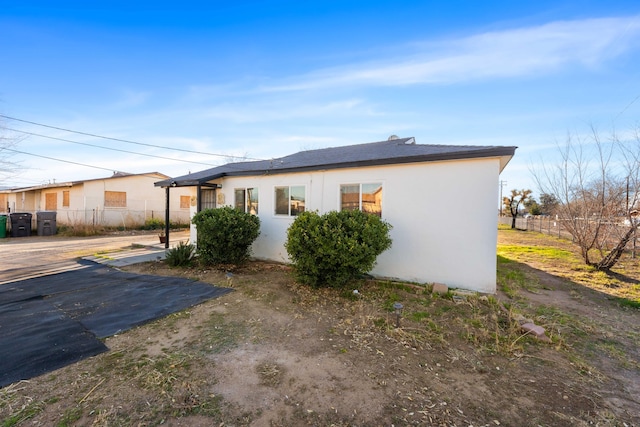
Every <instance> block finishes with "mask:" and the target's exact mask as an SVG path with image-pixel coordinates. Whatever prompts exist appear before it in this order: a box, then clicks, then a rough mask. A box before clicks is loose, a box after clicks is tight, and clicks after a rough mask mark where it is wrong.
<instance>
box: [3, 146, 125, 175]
mask: <svg viewBox="0 0 640 427" xmlns="http://www.w3.org/2000/svg"><path fill="white" fill-rule="evenodd" d="M3 150H6V151H11V152H13V153H19V154H24V155H27V156H34V157H40V158H43V159H47V160H55V161H56V162H63V163H70V164H72V165H78V166H85V167H88V168H94V169H102V170H105V171H109V172H113V169H109V168H103V167H101V166H94V165H88V164H86V163H78V162H72V161H71V160H63V159H56V158H55V157H49V156H43V155H41V154H33V153H27V152H25V151H19V150H14V149H12V148H3Z"/></svg>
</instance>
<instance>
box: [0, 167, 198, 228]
mask: <svg viewBox="0 0 640 427" xmlns="http://www.w3.org/2000/svg"><path fill="white" fill-rule="evenodd" d="M168 178H169V177H168V176H167V175H164V174H161V173H158V172H150V173H142V174H127V173H122V172H118V173H115V174H114V175H113V176H110V177H108V178H96V179H88V180H84V181H72V182H61V183H52V184H45V185H39V186H34V187H26V188H13V189H10V190H2V191H0V213H3V214H6V213H9V212H11V213H13V212H27V213H31V214H33V221H34V224H35V221H36V213H37V212H38V211H55V212H57V215H56V221H57V224H58V225H65V224H66V225H77V224H86V225H100V226H112V227H120V226H122V227H126V228H129V227H136V226H140V225H143V224H144V223H145V221H146V220H148V219H149V218H158V219H159V220H161V221H164V218H165V207H166V192H165V191H164V190H163V189H161V188H158V187H155V186H154V182H156V181H158V180H159V179H168ZM192 198H195V190H193V189H191V188H181V189H176V190H175V191H173V192H172V193H171V199H170V207H169V211H170V218H171V221H172V222H179V223H182V224H189V221H190V220H189V207H190V205H191V201H192Z"/></svg>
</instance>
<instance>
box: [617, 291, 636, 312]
mask: <svg viewBox="0 0 640 427" xmlns="http://www.w3.org/2000/svg"><path fill="white" fill-rule="evenodd" d="M638 293H639V294H640V292H638ZM616 301H617V302H618V304H620V305H621V306H622V307H627V308H634V309H639V308H640V298H635V299H629V298H622V297H616Z"/></svg>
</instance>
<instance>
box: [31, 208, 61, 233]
mask: <svg viewBox="0 0 640 427" xmlns="http://www.w3.org/2000/svg"><path fill="white" fill-rule="evenodd" d="M56 213H57V212H55V211H40V212H36V221H37V223H38V236H53V235H54V234H56V233H57V231H58V227H57V226H56Z"/></svg>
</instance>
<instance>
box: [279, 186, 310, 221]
mask: <svg viewBox="0 0 640 427" xmlns="http://www.w3.org/2000/svg"><path fill="white" fill-rule="evenodd" d="M279 188H286V189H287V193H288V200H287V213H286V214H284V213H278V189H279ZM292 188H302V189H304V201H303V202H304V204H303V210H302V212H306V211H307V193H308V191H307V186H306V185H276V186H274V187H273V215H274V216H276V217H279V218H288V217H292V216H293V217H295V216H298V215H299V214H300V213H302V212H299V213H297V214H292V213H291V202H292V198H291V197H292V196H291V189H292Z"/></svg>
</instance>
